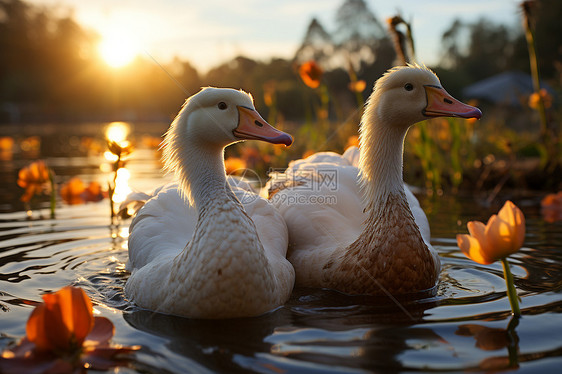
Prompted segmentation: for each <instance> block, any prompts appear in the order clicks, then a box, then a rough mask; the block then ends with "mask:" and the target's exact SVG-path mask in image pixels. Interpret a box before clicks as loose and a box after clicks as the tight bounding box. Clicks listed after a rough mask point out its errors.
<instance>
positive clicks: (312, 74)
mask: <svg viewBox="0 0 562 374" xmlns="http://www.w3.org/2000/svg"><path fill="white" fill-rule="evenodd" d="M322 74H323V71H322V69H321V68H320V66H318V64H317V63H316V62H314V61H308V62H305V63H304V64H302V65H301V66H300V68H299V75H300V76H301V79H302V81H303V82H304V84H306V85H307V86H308V87H310V88H317V87H319V86H320V81H321V80H322Z"/></svg>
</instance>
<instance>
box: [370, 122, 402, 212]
mask: <svg viewBox="0 0 562 374" xmlns="http://www.w3.org/2000/svg"><path fill="white" fill-rule="evenodd" d="M367 119H370V121H366V122H365V123H363V126H362V129H361V130H362V131H361V135H360V139H359V142H360V148H361V154H360V161H359V168H360V175H361V176H360V178H361V179H360V182H361V186H362V189H363V193H364V198H365V206H366V209H367V210H370V209H375V211H376V210H377V209H376V208H377V207H382V206H384V205H385V204H386V201H387V199H388V197H389V195H390V194H393V195H397V196H403V194H404V179H403V152H404V138H405V136H406V131H407V128H403V127H402V126H392V125H391V124H385V123H383V122H382V121H381V119H380V118H377V117H376V116H371V118H367Z"/></svg>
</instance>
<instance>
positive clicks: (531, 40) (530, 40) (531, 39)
mask: <svg viewBox="0 0 562 374" xmlns="http://www.w3.org/2000/svg"><path fill="white" fill-rule="evenodd" d="M529 17H530V15H527V16H526V19H525V22H523V24H524V26H525V38H526V39H527V48H528V50H529V64H530V67H531V75H532V77H533V89H534V90H535V92H536V94H537V95H539V96H538V103H537V104H538V105H537V111H538V112H539V117H540V121H541V138H542V140H543V141H544V140H546V139H547V122H546V111H545V108H544V102H543V99H542V96H541V95H540V93H541V80H540V73H539V64H538V61H537V53H536V50H535V33H534V31H533V26H532V25H531V22H530V19H529Z"/></svg>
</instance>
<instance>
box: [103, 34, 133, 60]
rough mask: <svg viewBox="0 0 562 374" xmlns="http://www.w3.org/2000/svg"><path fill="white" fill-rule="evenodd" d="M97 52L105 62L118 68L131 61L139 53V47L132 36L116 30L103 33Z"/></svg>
mask: <svg viewBox="0 0 562 374" xmlns="http://www.w3.org/2000/svg"><path fill="white" fill-rule="evenodd" d="M99 52H100V54H101V57H102V58H103V60H104V61H105V63H106V64H108V65H109V66H111V67H113V68H120V67H123V66H125V65H127V64H129V63H130V62H131V61H133V59H134V58H135V57H136V56H137V55H138V53H139V48H138V46H137V43H135V40H134V38H132V37H130V36H128V35H126V34H124V33H120V32H118V31H117V32H108V33H107V34H106V35H104V37H103V39H102V41H101V43H100V45H99Z"/></svg>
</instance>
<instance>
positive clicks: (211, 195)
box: [125, 87, 295, 319]
mask: <svg viewBox="0 0 562 374" xmlns="http://www.w3.org/2000/svg"><path fill="white" fill-rule="evenodd" d="M242 140H261V141H266V142H269V143H273V144H284V145H286V146H289V145H290V144H291V143H292V138H291V136H290V135H288V134H286V133H284V132H281V131H279V130H277V129H275V128H273V127H272V126H271V125H269V124H268V123H267V122H266V121H265V120H264V119H263V118H262V117H261V116H260V115H259V113H258V112H257V111H256V109H255V108H254V104H253V100H252V97H251V96H250V95H249V94H247V93H245V92H243V91H238V90H234V89H226V88H212V87H208V88H204V89H202V90H201V91H199V92H198V93H197V94H195V95H193V96H191V97H190V98H189V99H187V100H186V102H185V104H184V106H183V107H182V109H181V110H180V112H179V114H178V115H177V117H176V118H175V120H174V121H173V122H172V124H171V125H170V128H169V130H168V131H167V133H166V134H165V137H164V141H163V161H164V167H165V169H166V170H168V171H172V172H173V173H174V175H175V178H176V179H177V182H175V183H170V184H168V185H164V186H162V187H159V188H157V189H156V190H155V191H154V192H153V193H152V194H150V195H144V197H145V200H146V202H145V203H144V205H143V206H142V207H141V208H140V209H139V210H138V212H137V214H136V216H135V217H134V218H133V220H132V222H131V225H130V228H129V232H130V234H129V240H128V252H129V259H128V263H127V269H128V270H130V272H131V274H130V277H129V279H128V280H127V283H126V285H125V295H126V296H127V298H128V299H129V300H130V301H131V302H132V303H134V304H136V305H137V306H139V307H141V308H143V309H148V310H151V311H156V312H160V313H164V314H173V315H178V316H183V317H189V318H208V319H213V318H214V319H216V318H237V317H251V316H257V315H261V314H263V313H266V312H268V311H270V310H273V309H275V308H277V307H279V306H281V305H283V304H284V302H285V301H286V300H287V299H288V298H289V296H290V293H291V291H292V289H293V284H294V278H295V274H294V269H293V267H292V265H291V264H290V263H289V262H288V261H287V259H286V252H287V246H288V232H287V226H286V225H285V222H284V220H283V218H282V217H281V215H280V214H279V213H278V212H277V210H276V209H275V208H274V207H273V206H272V204H271V203H270V202H269V201H268V200H267V199H264V198H262V197H260V196H258V195H256V194H255V193H253V192H251V191H250V190H249V188H247V187H245V186H244V185H242V186H231V184H232V183H229V182H228V181H227V176H226V174H225V166H224V149H225V147H226V146H228V145H230V144H232V143H236V142H239V141H242ZM132 200H138V195H137V196H136V197H135V196H133V197H131V198H129V199H128V201H127V202H126V203H129V202H131V201H132ZM241 200H243V203H244V204H242V203H241V202H240V201H241Z"/></svg>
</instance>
